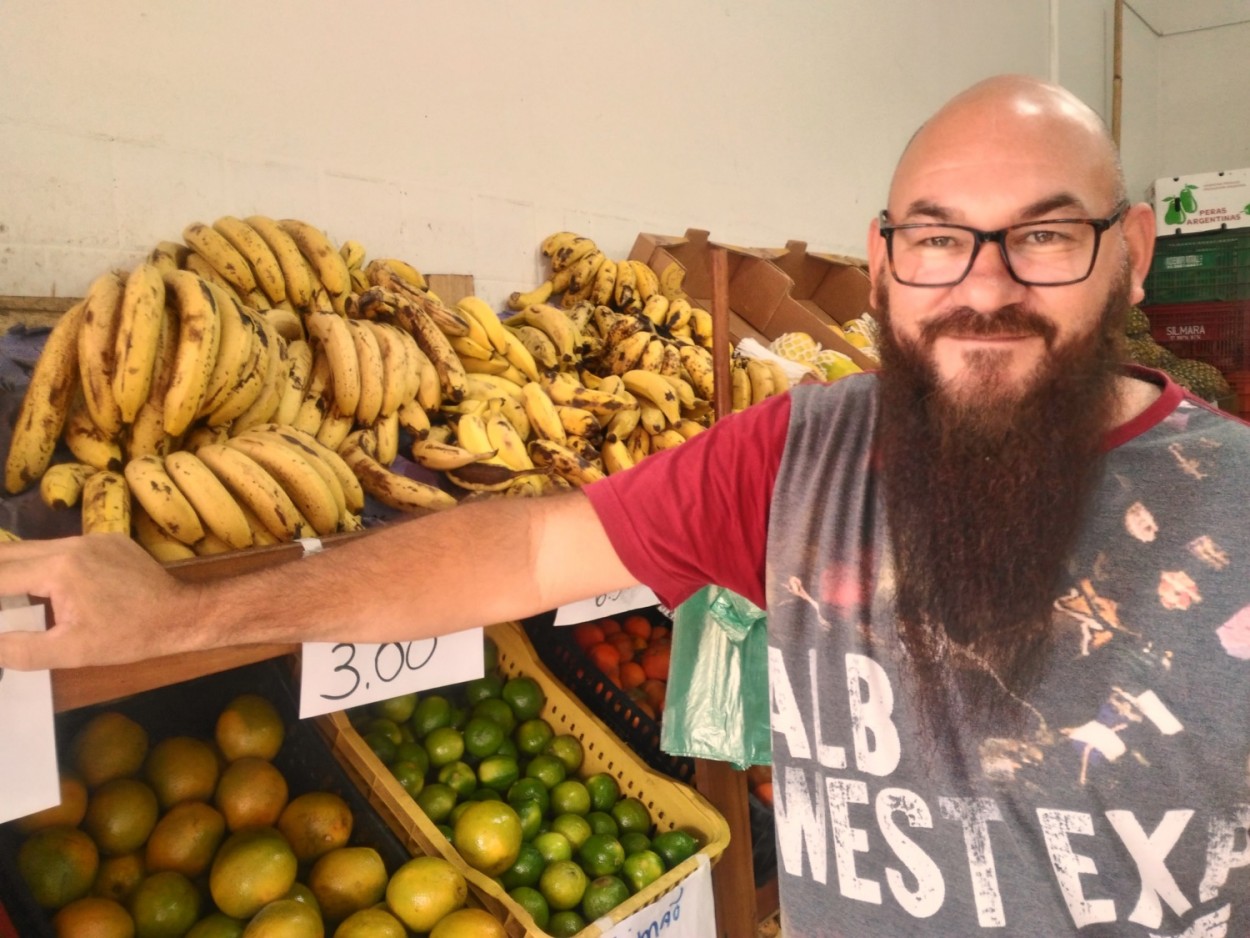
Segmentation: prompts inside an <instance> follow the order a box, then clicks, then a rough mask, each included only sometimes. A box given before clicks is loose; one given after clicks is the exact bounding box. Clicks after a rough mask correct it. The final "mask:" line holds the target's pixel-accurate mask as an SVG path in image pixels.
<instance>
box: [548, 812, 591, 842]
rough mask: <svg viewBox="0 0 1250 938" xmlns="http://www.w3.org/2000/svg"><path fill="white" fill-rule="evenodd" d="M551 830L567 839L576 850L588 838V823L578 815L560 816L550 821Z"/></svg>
mask: <svg viewBox="0 0 1250 938" xmlns="http://www.w3.org/2000/svg"><path fill="white" fill-rule="evenodd" d="M551 829H552V830H553V831H559V832H560V833H561V834H563V835H564V836H565V837H567V838H568V840H569V843H571V844H572V845H573V849H574V850H576V849H577V848H578V847H580V846H581V845H582V844H584V843H585V842H586V838H587V837H589V836H590V833H591V831H590V822H589V821H587V820H586V819H585V818H584V817H582V816H581V815H580V814H560V815H557V816H556V817H553V818H552V819H551Z"/></svg>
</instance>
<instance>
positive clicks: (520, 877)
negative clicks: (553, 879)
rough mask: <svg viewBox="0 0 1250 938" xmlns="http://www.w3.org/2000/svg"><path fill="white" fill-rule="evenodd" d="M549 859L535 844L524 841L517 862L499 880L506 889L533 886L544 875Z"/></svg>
mask: <svg viewBox="0 0 1250 938" xmlns="http://www.w3.org/2000/svg"><path fill="white" fill-rule="evenodd" d="M546 865H547V861H546V860H545V859H544V858H543V855H542V854H541V853H539V852H538V848H537V847H535V846H534V845H533V844H527V843H522V844H521V852H520V853H518V854H517V857H516V862H515V863H513V864H512V866H510V867H508V869H506V870H504V872H503V873H502V874H501V875H500V877H499V881H500V882H501V883H503V887H504V889H515V888H516V887H517V886H533V885H534V884H535V883H537V882H538V877H539V876H541V875H542V872H543V867H544V866H546Z"/></svg>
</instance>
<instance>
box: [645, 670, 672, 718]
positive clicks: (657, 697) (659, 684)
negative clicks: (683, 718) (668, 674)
mask: <svg viewBox="0 0 1250 938" xmlns="http://www.w3.org/2000/svg"><path fill="white" fill-rule="evenodd" d="M643 670H644V671H645V670H646V665H645V664H644V665H643ZM639 689H640V690H641V691H642V692H643V693H644V694H646V695H647V700H648V702H650V704H651V706H652V707H653V708H654V709H655V711H656V712H657V713H662V712H663V711H664V698H665V696H666V694H667V691H668V688H667V687H666V686H665V684H664V681H662V680H657V679H655V678H647V680H645V681H643V682H642V684H640V685H639Z"/></svg>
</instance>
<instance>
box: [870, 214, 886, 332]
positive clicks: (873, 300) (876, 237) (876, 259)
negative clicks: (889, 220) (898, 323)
mask: <svg viewBox="0 0 1250 938" xmlns="http://www.w3.org/2000/svg"><path fill="white" fill-rule="evenodd" d="M888 276H889V273H888V272H887V271H886V258H885V238H883V237H881V228H880V222H879V221H878V219H876V218H874V219H873V220H872V221H871V222H869V223H868V303H869V305H870V306H871V307H872V308H873V309H877V289H878V286H879V284H878V281H879V280H881V279H882V278H884V277H888ZM882 289H884V287H882ZM878 312H880V310H878Z"/></svg>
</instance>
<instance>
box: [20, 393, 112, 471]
mask: <svg viewBox="0 0 1250 938" xmlns="http://www.w3.org/2000/svg"><path fill="white" fill-rule="evenodd" d="M62 437H63V438H64V440H65V445H66V446H68V447H69V451H70V452H71V453H73V454H74V458H75V459H76V460H78V461H79V462H85V463H87V464H88V465H90V466H95V467H96V468H97V469H109V470H117V469H120V468H121V467H122V448H121V444H120V443H119V442H118V441H117V438H116V437H113V436H109V435H108V434H107V433H105V432H104V431H103V430H101V429H100V428H99V427H97V426H96V425H95V423H94V422H93V421H92V419H91V414H90V412H89V411H88V410H87V405H86V403H85V402H84V401H83V397H82V395H81V394H79V395H77V397H75V399H74V402H73V403H72V404H71V405H70V408H69V413H68V414H67V415H66V417H65V426H64V430H63V431H62ZM31 481H34V479H31Z"/></svg>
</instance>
